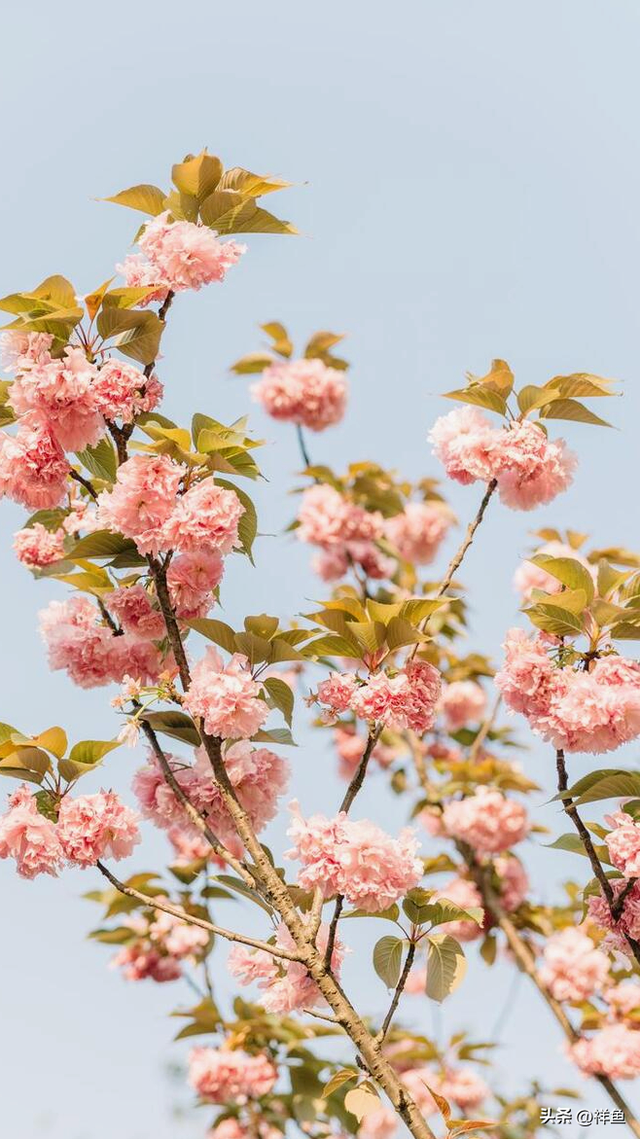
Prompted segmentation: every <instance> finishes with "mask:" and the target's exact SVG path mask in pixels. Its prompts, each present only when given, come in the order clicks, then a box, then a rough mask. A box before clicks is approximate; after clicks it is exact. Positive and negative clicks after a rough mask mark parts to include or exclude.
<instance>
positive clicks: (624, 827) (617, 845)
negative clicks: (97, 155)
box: [604, 811, 640, 878]
mask: <svg viewBox="0 0 640 1139" xmlns="http://www.w3.org/2000/svg"><path fill="white" fill-rule="evenodd" d="M607 822H608V823H609V826H611V827H613V830H612V831H611V832H610V833H609V834H608V835H607V836H606V838H605V840H604V841H605V842H606V844H607V846H608V848H609V854H610V855H611V862H612V863H613V865H614V866H615V868H616V870H619V871H620V873H621V874H623V875H624V877H625V878H638V877H640V826H638V824H637V823H636V822H635V821H634V820H633V819H632V818H631V816H630V815H628V814H627V813H626V811H616V813H615V814H614V815H610V816H607Z"/></svg>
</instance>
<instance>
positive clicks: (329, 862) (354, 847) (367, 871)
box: [285, 803, 422, 913]
mask: <svg viewBox="0 0 640 1139" xmlns="http://www.w3.org/2000/svg"><path fill="white" fill-rule="evenodd" d="M292 811H293V820H292V822H291V825H290V827H289V829H288V831H287V834H288V836H289V837H290V838H291V839H293V843H294V845H293V847H292V848H291V850H289V851H287V852H286V854H285V857H286V858H292V859H297V860H298V861H299V862H301V863H302V867H303V868H302V870H301V871H299V873H298V883H299V884H300V885H301V886H302V887H303V889H305V890H314V889H315V888H316V887H319V888H320V889H321V890H322V893H323V895H324V897H325V898H328V897H331V896H332V895H333V894H343V895H344V896H345V897H346V898H347V900H348V901H350V902H352V903H353V905H354V906H357V907H358V908H359V909H364V910H367V911H368V912H369V913H376V912H377V911H379V910H384V909H386V908H387V907H388V906H390V905H391V904H392V903H393V902H395V901H397V899H398V898H399V897H401V896H402V895H403V894H404V893H406V891H407V890H410V889H412V888H413V886H415V885H417V883H418V882H419V881H420V878H421V877H422V863H421V861H420V859H419V858H417V856H416V855H417V842H416V839H415V836H414V834H413V832H412V831H411V830H409V829H405V830H403V831H402V832H401V833H400V836H399V837H398V838H397V839H394V838H392V837H391V836H390V835H388V834H385V832H384V831H382V830H381V829H380V827H378V826H376V825H375V823H372V822H370V821H369V820H368V819H362V820H360V821H358V822H354V821H353V820H352V819H349V818H347V816H346V815H345V813H344V812H340V813H339V814H338V815H336V817H335V818H333V819H328V818H326V816H325V815H312V816H311V817H310V818H308V819H306V820H305V819H303V818H302V815H301V814H300V810H299V807H298V805H297V803H293V804H292Z"/></svg>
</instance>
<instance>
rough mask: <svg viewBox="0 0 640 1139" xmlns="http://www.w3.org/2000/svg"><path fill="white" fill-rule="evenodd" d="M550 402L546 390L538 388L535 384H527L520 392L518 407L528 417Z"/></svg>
mask: <svg viewBox="0 0 640 1139" xmlns="http://www.w3.org/2000/svg"><path fill="white" fill-rule="evenodd" d="M548 402H549V392H548V391H545V390H544V388H537V387H535V385H534V384H527V385H526V387H524V388H521V389H520V391H519V392H518V407H519V409H520V411H521V412H522V414H523V415H528V414H529V412H530V411H533V409H534V408H536V407H543V406H544V404H545V403H548Z"/></svg>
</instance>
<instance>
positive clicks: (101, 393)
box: [93, 358, 163, 423]
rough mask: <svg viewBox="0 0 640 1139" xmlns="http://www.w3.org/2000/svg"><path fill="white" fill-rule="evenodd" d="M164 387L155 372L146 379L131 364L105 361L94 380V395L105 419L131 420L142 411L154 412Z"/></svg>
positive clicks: (114, 360) (113, 360) (120, 361)
mask: <svg viewBox="0 0 640 1139" xmlns="http://www.w3.org/2000/svg"><path fill="white" fill-rule="evenodd" d="M162 395H163V387H162V384H161V383H160V380H159V379H158V377H157V376H156V375H155V373H154V374H153V375H151V376H149V377H148V378H147V376H145V374H144V372H141V371H140V369H139V368H135V367H134V366H133V364H126V363H125V362H124V361H123V360H116V359H115V358H111V359H109V360H105V362H104V364H103V365H102V367H101V368H100V369H98V371H97V375H96V376H95V378H94V381H93V398H94V400H95V403H96V406H97V408H98V409H99V411H100V412H101V413H102V415H103V416H104V418H105V419H108V420H114V419H120V420H121V421H122V422H123V423H133V421H134V419H135V417H136V416H137V415H140V414H141V412H143V411H146V412H148V411H153V409H154V407H157V406H158V404H159V403H160V400H161V399H162Z"/></svg>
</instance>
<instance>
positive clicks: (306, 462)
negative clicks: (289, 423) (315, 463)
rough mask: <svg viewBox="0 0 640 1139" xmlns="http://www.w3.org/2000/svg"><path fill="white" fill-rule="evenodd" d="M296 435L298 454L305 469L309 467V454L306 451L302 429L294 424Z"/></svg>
mask: <svg viewBox="0 0 640 1139" xmlns="http://www.w3.org/2000/svg"><path fill="white" fill-rule="evenodd" d="M296 435H297V436H298V446H299V448H300V454H301V455H302V461H303V463H304V465H305V467H310V466H311V458H310V455H309V452H308V451H307V443H306V440H305V437H304V431H303V430H302V427H301V426H300V424H299V423H297V424H296Z"/></svg>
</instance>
